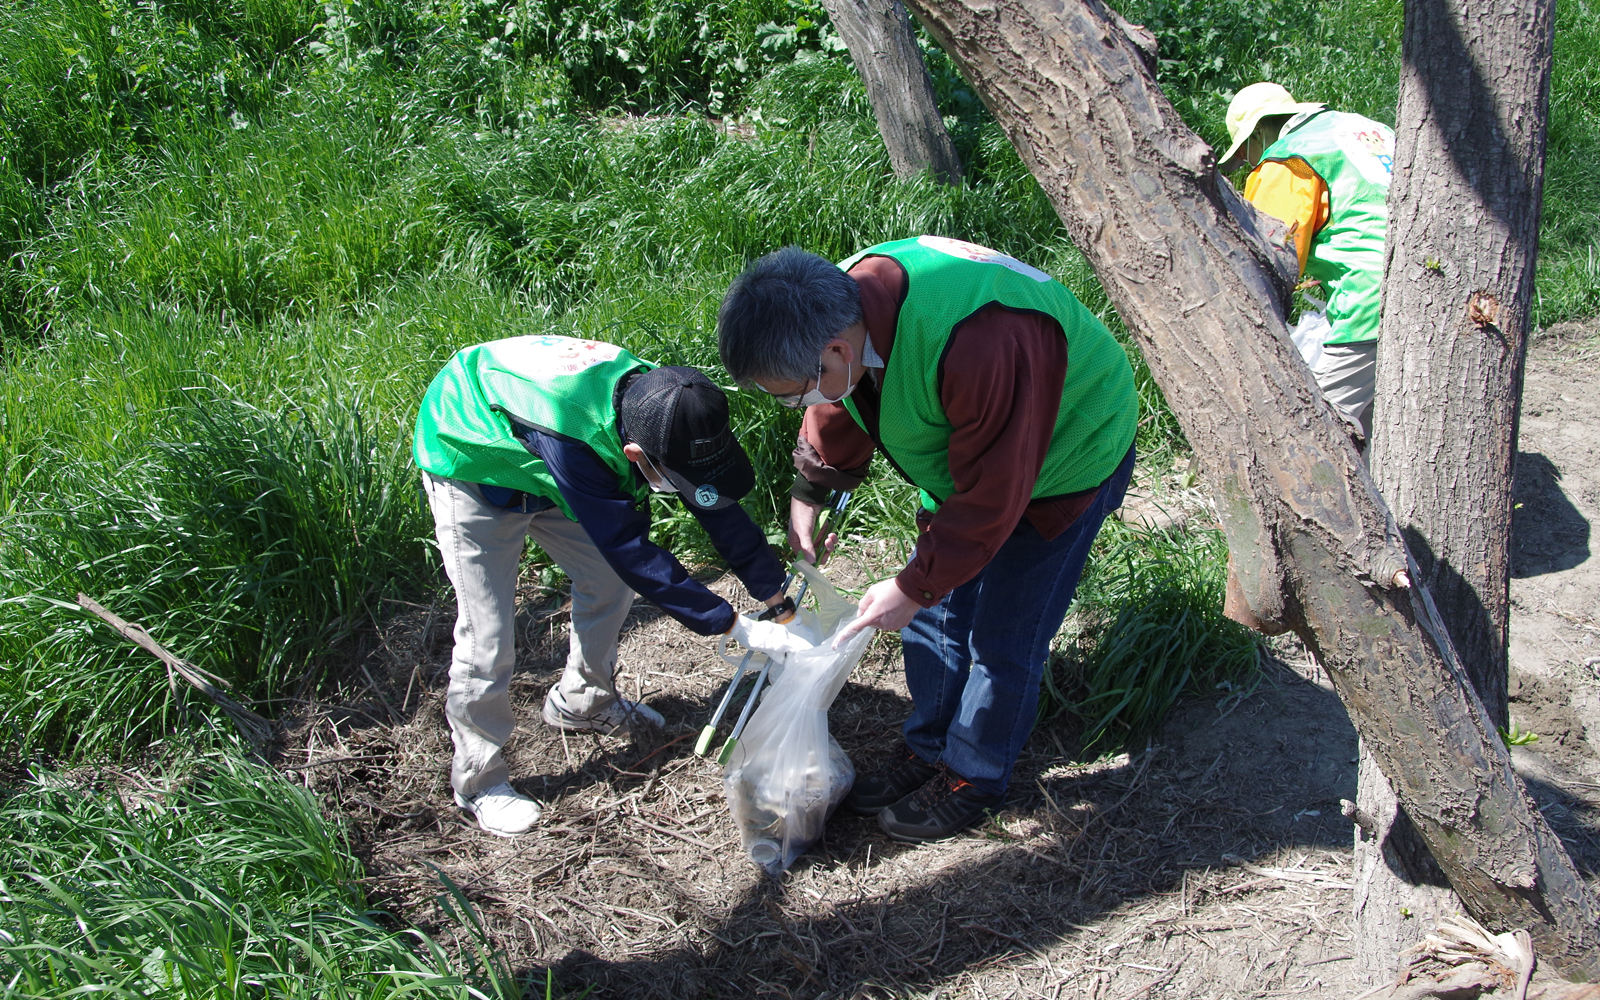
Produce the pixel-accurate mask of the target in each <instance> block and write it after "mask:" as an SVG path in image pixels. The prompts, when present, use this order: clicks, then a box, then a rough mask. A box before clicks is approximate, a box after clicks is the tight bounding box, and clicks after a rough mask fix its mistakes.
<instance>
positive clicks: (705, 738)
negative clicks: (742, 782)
mask: <svg viewBox="0 0 1600 1000" xmlns="http://www.w3.org/2000/svg"><path fill="white" fill-rule="evenodd" d="M793 579H794V574H793V573H790V574H789V575H788V576H787V577H785V578H784V581H783V589H782V590H780V591H779V593H780V594H785V595H787V594H788V592H789V583H790V581H792V580H793ZM795 610H796V608H795V603H794V602H793V601H791V600H788V599H787V598H785V600H784V601H783V603H781V604H778V605H775V606H773V607H770V608H768V609H767V610H765V611H763V612H761V614H760V615H759V617H760V619H761V620H762V621H779V620H782V621H788V619H787V618H784V617H783V616H784V615H790V616H793V615H794V613H795ZM723 641H724V642H726V641H727V640H723ZM717 649H718V654H719V655H721V650H722V647H721V646H718V647H717ZM754 655H755V650H753V649H747V650H745V653H744V656H743V658H741V659H740V660H739V667H738V669H737V670H735V671H734V673H733V680H731V681H729V682H728V690H727V691H724V692H723V694H722V701H721V702H719V703H718V705H717V710H716V712H714V713H713V714H712V716H711V721H710V722H708V723H706V726H705V728H704V729H702V730H700V738H699V739H698V740H696V741H695V744H694V752H695V753H696V754H698V755H699V756H701V757H704V756H705V755H706V754H707V753H709V752H710V751H711V741H712V740H713V739H715V738H716V735H717V727H718V726H720V725H721V724H722V717H723V716H724V715H726V714H727V712H728V706H729V705H731V704H732V703H733V696H734V694H735V692H737V691H738V690H739V682H740V681H742V680H744V673H745V670H746V669H747V668H749V666H750V657H752V656H754ZM723 658H724V659H729V657H726V656H724V657H723Z"/></svg>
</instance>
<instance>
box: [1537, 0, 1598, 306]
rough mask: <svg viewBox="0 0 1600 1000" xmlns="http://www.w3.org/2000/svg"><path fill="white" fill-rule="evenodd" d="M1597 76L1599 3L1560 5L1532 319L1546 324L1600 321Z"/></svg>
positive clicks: (1577, 0) (1571, 0)
mask: <svg viewBox="0 0 1600 1000" xmlns="http://www.w3.org/2000/svg"><path fill="white" fill-rule="evenodd" d="M1597 76H1600V6H1597V5H1596V2H1595V0H1566V2H1564V3H1560V4H1557V5H1556V38H1555V60H1554V63H1553V65H1552V67H1551V79H1550V134H1549V145H1548V148H1547V149H1546V151H1545V188H1544V191H1545V196H1544V214H1543V216H1542V217H1541V222H1540V227H1539V230H1540V231H1539V277H1538V284H1537V287H1538V305H1537V307H1536V309H1535V313H1534V319H1535V321H1536V322H1538V323H1540V324H1547V323H1554V322H1557V321H1559V320H1563V319H1574V318H1578V317H1584V316H1593V315H1595V314H1596V313H1600V268H1597V266H1596V260H1597V258H1600V235H1597V234H1600V178H1597V177H1596V176H1595V174H1594V171H1592V170H1585V169H1584V164H1586V163H1591V162H1593V161H1594V160H1595V158H1596V157H1597V156H1600V94H1597V93H1596V88H1595V86H1594V81H1595V79H1596V78H1597Z"/></svg>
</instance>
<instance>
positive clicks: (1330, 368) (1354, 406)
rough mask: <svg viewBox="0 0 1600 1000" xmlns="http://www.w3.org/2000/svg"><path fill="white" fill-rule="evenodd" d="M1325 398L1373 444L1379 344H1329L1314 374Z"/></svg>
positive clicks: (1375, 342)
mask: <svg viewBox="0 0 1600 1000" xmlns="http://www.w3.org/2000/svg"><path fill="white" fill-rule="evenodd" d="M1311 374H1312V376H1313V377H1315V378H1316V380H1317V385H1318V386H1319V387H1320V388H1321V389H1322V395H1323V397H1324V398H1326V399H1327V401H1328V402H1330V403H1332V404H1333V408H1334V409H1336V410H1338V411H1339V412H1340V413H1341V414H1343V416H1344V418H1345V419H1346V420H1348V421H1349V422H1350V423H1351V424H1353V425H1355V426H1357V427H1359V428H1361V436H1362V437H1364V438H1366V439H1367V440H1368V441H1371V440H1372V397H1373V390H1374V388H1375V386H1376V383H1377V377H1378V342H1377V341H1376V340H1368V341H1364V342H1362V343H1359V344H1325V345H1323V348H1322V357H1321V358H1320V359H1318V361H1317V366H1316V367H1315V368H1313V369H1312V370H1311Z"/></svg>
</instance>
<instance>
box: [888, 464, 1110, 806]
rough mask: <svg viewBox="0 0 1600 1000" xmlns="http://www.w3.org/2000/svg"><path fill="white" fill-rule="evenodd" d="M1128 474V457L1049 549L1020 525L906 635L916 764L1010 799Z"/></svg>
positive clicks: (908, 728)
mask: <svg viewBox="0 0 1600 1000" xmlns="http://www.w3.org/2000/svg"><path fill="white" fill-rule="evenodd" d="M1132 475H1133V450H1132V449H1131V448H1130V449H1129V450H1128V456H1127V457H1126V458H1124V459H1123V460H1122V464H1121V465H1119V466H1117V471H1116V472H1114V473H1112V474H1111V478H1110V479H1108V480H1106V482H1105V484H1104V485H1103V486H1101V488H1100V493H1099V495H1098V496H1096V497H1095V499H1094V503H1092V504H1090V505H1089V508H1088V509H1087V510H1085V511H1084V512H1083V514H1082V515H1080V516H1079V518H1078V519H1077V520H1076V521H1074V522H1073V523H1072V526H1071V527H1069V528H1067V530H1066V531H1063V532H1062V533H1061V534H1059V535H1057V536H1056V537H1055V538H1052V539H1050V540H1049V541H1046V540H1045V539H1044V537H1043V536H1042V535H1040V534H1039V532H1038V531H1037V530H1036V529H1035V528H1034V527H1033V525H1031V524H1029V523H1028V522H1027V520H1026V519H1024V520H1023V521H1022V522H1021V523H1020V524H1018V525H1017V528H1016V530H1015V531H1013V532H1012V533H1011V537H1010V538H1008V539H1006V541H1005V543H1004V544H1003V545H1001V546H1000V550H999V551H998V552H996V553H995V556H994V558H993V559H991V560H989V563H988V565H986V566H984V568H983V570H982V571H981V572H980V573H979V574H978V575H977V576H975V577H973V578H972V579H971V580H968V581H967V582H966V583H964V584H962V585H961V586H959V587H957V588H956V589H955V590H952V591H951V592H950V593H949V594H947V595H946V596H945V598H944V600H942V601H940V602H939V603H938V604H935V605H934V606H933V607H931V608H924V609H923V610H921V611H919V612H917V616H916V617H915V618H913V619H912V620H911V624H910V625H907V626H906V627H905V628H903V629H901V630H900V640H901V643H902V647H903V650H904V655H905V664H906V686H907V687H909V688H910V689H911V700H912V703H913V704H912V709H911V718H909V719H907V720H906V725H905V736H906V744H907V745H908V746H909V747H910V748H911V750H912V752H913V753H915V754H916V755H917V756H918V757H921V758H922V759H923V760H925V761H929V762H932V763H943V764H944V765H945V766H947V767H949V768H950V769H951V770H952V771H954V772H956V773H957V774H959V775H961V777H963V778H965V779H967V780H968V781H970V782H972V784H973V786H974V787H975V789H976V790H977V791H979V792H982V793H986V794H990V795H994V796H1001V795H1003V794H1004V793H1005V790H1006V783H1007V782H1008V781H1009V780H1010V778H1011V768H1012V767H1013V766H1014V765H1015V764H1016V762H1017V756H1018V755H1019V754H1021V753H1022V745H1023V744H1024V743H1025V742H1027V739H1028V734H1029V733H1031V732H1032V731H1033V721H1034V715H1035V713H1036V712H1037V711H1038V705H1039V684H1040V681H1041V680H1042V679H1043V677H1044V665H1045V660H1046V658H1047V657H1048V656H1049V655H1050V641H1051V640H1052V639H1054V638H1055V634H1056V632H1057V631H1059V630H1060V628H1061V622H1062V620H1063V619H1065V618H1066V616H1067V608H1068V606H1069V605H1071V604H1072V598H1073V595H1074V594H1075V593H1077V590H1078V578H1079V577H1080V576H1082V575H1083V564H1084V562H1085V561H1086V560H1087V559H1088V558H1089V548H1090V546H1092V545H1093V544H1094V539H1095V536H1096V535H1097V534H1099V533H1100V525H1101V523H1102V522H1103V521H1104V520H1105V519H1106V516H1107V515H1108V514H1110V513H1111V512H1112V511H1114V510H1116V509H1117V508H1118V507H1120V506H1122V497H1123V494H1124V493H1125V492H1126V491H1127V488H1128V480H1129V478H1130V477H1131V476H1132Z"/></svg>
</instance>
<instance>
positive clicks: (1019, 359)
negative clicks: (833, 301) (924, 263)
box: [794, 257, 1099, 607]
mask: <svg viewBox="0 0 1600 1000" xmlns="http://www.w3.org/2000/svg"><path fill="white" fill-rule="evenodd" d="M850 277H852V278H854V279H855V281H856V284H857V285H858V286H859V288H860V290H861V308H862V313H863V319H864V320H865V322H866V327H867V336H868V337H869V338H871V341H872V349H873V350H874V351H876V352H877V353H878V356H879V357H881V358H883V359H884V361H885V362H887V361H888V360H889V357H890V354H891V352H892V351H893V349H894V334H895V329H896V326H897V324H898V322H899V318H900V304H901V302H903V301H904V299H905V295H906V274H905V270H904V268H902V267H901V266H900V264H899V263H898V262H896V261H895V260H894V259H893V258H892V257H868V258H866V259H864V260H862V261H860V262H859V263H857V264H856V265H855V267H853V268H851V269H850ZM1067 360H1068V359H1067V339H1066V337H1065V336H1063V335H1062V332H1061V326H1060V324H1058V323H1057V322H1056V321H1055V320H1054V319H1052V318H1050V317H1048V316H1043V315H1040V314H1038V313H1022V312H1013V311H1010V310H1008V309H1005V308H1004V307H1002V306H999V305H992V306H988V307H985V308H984V309H980V310H979V311H978V312H976V313H974V314H973V315H972V316H971V317H969V318H968V319H967V320H965V321H964V322H962V323H961V325H960V326H958V327H957V328H956V330H955V332H954V333H953V334H951V343H950V345H949V348H948V350H947V351H946V353H945V358H944V362H943V377H942V379H941V380H940V387H939V399H940V402H941V403H942V404H943V406H944V411H945V415H946V416H947V417H948V418H949V420H950V424H951V426H952V428H953V430H952V432H951V435H950V476H951V478H952V479H953V480H954V482H955V492H954V493H953V494H951V496H950V497H949V498H948V499H947V500H945V502H944V503H943V504H941V505H940V507H939V509H938V510H937V511H935V512H934V513H933V514H932V516H931V517H929V516H927V515H926V514H922V515H919V517H918V521H919V523H920V524H921V525H922V528H923V531H922V535H921V537H920V538H919V539H918V541H917V548H916V552H915V554H914V555H913V556H912V558H911V562H910V564H909V565H908V566H906V568H905V569H903V570H901V571H900V574H899V576H897V577H896V578H895V579H896V582H897V583H898V584H899V586H900V589H901V590H903V591H904V592H905V594H906V596H907V597H909V598H911V599H912V600H913V601H916V602H917V603H918V604H920V605H921V606H923V607H931V606H932V605H934V604H936V603H938V602H939V601H940V600H941V599H943V597H944V596H945V595H946V594H948V593H949V592H950V591H952V590H954V589H955V588H956V587H959V586H960V585H961V584H963V583H966V582H967V581H968V580H970V579H972V578H973V577H974V576H976V575H977V574H978V572H979V571H980V570H981V569H983V567H984V566H985V565H987V564H988V562H989V560H990V559H992V558H993V557H994V554H995V552H997V551H998V550H999V548H1000V546H1001V545H1002V544H1003V543H1004V542H1005V540H1006V539H1007V538H1008V537H1010V535H1011V533H1012V531H1014V530H1016V527H1017V525H1018V523H1020V522H1021V520H1022V519H1023V518H1024V517H1026V518H1027V519H1028V521H1029V523H1030V524H1032V525H1033V526H1034V528H1036V529H1037V530H1038V531H1039V533H1040V534H1041V535H1043V536H1044V537H1045V538H1047V539H1048V538H1054V537H1056V536H1057V535H1059V534H1060V533H1061V532H1063V531H1065V530H1066V529H1067V528H1068V527H1069V526H1070V525H1071V524H1072V522H1073V521H1075V520H1077V518H1078V516H1079V515H1080V514H1082V513H1083V511H1084V510H1085V509H1087V508H1088V506H1089V504H1091V503H1092V502H1093V501H1094V497H1095V494H1096V493H1098V492H1099V490H1098V488H1097V489H1091V490H1085V491H1082V492H1080V493H1074V494H1069V495H1067V496H1062V497H1045V498H1041V499H1039V500H1033V499H1032V496H1033V488H1034V485H1035V483H1036V482H1037V481H1038V478H1039V469H1040V467H1041V466H1043V464H1044V459H1045V455H1046V453H1047V452H1048V451H1049V449H1050V437H1051V434H1052V433H1053V432H1054V430H1055V424H1056V411H1057V409H1058V408H1059V406H1060V403H1061V390H1062V386H1063V384H1064V383H1065V381H1066V375H1067ZM882 379H883V371H882V369H873V368H869V369H867V375H866V377H864V378H862V380H861V381H860V383H858V384H857V386H856V390H855V392H854V394H852V396H851V402H853V403H855V404H856V409H857V411H858V412H859V413H860V414H861V416H862V419H863V421H865V422H866V424H867V426H868V427H869V428H872V429H873V430H874V431H876V428H877V422H878V409H879V397H878V389H879V386H880V385H881V383H882ZM874 448H875V445H874V442H873V435H869V434H868V433H867V431H865V430H863V429H862V428H861V426H860V425H859V424H857V423H856V422H855V420H854V419H853V418H852V417H851V416H850V413H849V411H847V410H846V409H845V408H844V406H843V405H842V404H839V403H834V404H831V405H821V406H812V407H809V408H807V409H806V413H805V419H804V421H803V423H802V424H801V427H800V440H799V442H798V443H797V446H796V448H795V453H794V460H795V467H796V468H797V469H798V470H799V471H800V478H799V479H798V480H797V481H796V484H795V490H794V494H795V495H796V496H798V497H800V498H801V499H805V500H810V501H812V502H820V501H821V499H822V498H823V497H824V496H825V495H826V492H827V491H828V490H829V489H854V488H855V487H856V486H858V485H860V483H861V481H862V480H863V479H865V477H866V472H867V466H868V464H869V463H870V461H871V459H872V453H873V450H874Z"/></svg>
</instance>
